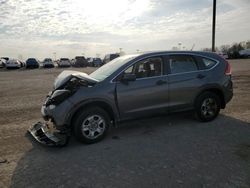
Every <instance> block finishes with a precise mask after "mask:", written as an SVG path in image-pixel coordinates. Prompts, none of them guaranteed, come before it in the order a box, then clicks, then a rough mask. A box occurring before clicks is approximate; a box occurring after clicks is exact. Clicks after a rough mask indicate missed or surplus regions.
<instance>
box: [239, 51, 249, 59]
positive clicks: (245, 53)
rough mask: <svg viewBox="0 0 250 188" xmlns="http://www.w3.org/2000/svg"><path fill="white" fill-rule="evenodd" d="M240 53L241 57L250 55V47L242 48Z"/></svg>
mask: <svg viewBox="0 0 250 188" xmlns="http://www.w3.org/2000/svg"><path fill="white" fill-rule="evenodd" d="M239 54H240V56H241V57H245V58H247V57H250V49H245V50H240V51H239Z"/></svg>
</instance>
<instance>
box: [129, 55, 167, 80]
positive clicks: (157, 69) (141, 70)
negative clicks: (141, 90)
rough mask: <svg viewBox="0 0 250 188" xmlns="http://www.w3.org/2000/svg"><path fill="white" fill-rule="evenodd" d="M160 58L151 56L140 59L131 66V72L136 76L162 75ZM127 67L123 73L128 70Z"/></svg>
mask: <svg viewBox="0 0 250 188" xmlns="http://www.w3.org/2000/svg"><path fill="white" fill-rule="evenodd" d="M162 64H163V61H162V58H160V57H152V58H147V59H144V60H142V61H139V62H137V63H136V64H135V65H134V66H133V73H134V74H135V75H136V78H147V77H155V76H160V75H162ZM129 69H130V68H128V69H127V70H126V71H125V73H127V72H128V71H129Z"/></svg>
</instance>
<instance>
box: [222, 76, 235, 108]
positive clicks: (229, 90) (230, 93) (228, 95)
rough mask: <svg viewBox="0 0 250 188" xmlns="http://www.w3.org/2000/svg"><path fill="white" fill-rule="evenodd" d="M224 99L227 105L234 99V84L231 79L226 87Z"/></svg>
mask: <svg viewBox="0 0 250 188" xmlns="http://www.w3.org/2000/svg"><path fill="white" fill-rule="evenodd" d="M224 88H225V90H224V98H225V104H227V103H228V102H229V101H230V100H231V99H232V98H233V82H232V80H231V79H230V80H229V81H228V82H226V84H225V85H224Z"/></svg>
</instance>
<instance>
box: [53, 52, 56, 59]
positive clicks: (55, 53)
mask: <svg viewBox="0 0 250 188" xmlns="http://www.w3.org/2000/svg"><path fill="white" fill-rule="evenodd" d="M53 54H54V58H55V61H56V52H54V53H53Z"/></svg>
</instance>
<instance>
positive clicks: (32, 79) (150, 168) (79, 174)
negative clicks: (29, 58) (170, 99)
mask: <svg viewBox="0 0 250 188" xmlns="http://www.w3.org/2000/svg"><path fill="white" fill-rule="evenodd" d="M230 63H231V65H232V67H233V81H234V98H233V100H232V101H231V102H230V103H229V105H228V106H227V108H226V109H225V110H222V113H221V115H220V116H219V117H218V118H217V119H216V120H215V121H213V122H209V123H199V122H197V121H195V120H194V119H193V117H192V116H190V114H189V113H187V114H174V115H169V116H166V117H158V118H153V119H149V120H137V121H133V122H129V123H126V124H124V125H123V126H121V127H119V128H116V129H112V130H111V131H110V133H109V135H108V136H107V138H106V139H105V140H103V141H102V142H100V143H98V144H93V145H83V144H80V143H78V142H76V141H75V140H74V139H73V138H72V139H71V141H70V143H69V145H68V146H67V147H65V148H48V147H43V146H41V145H39V144H37V143H35V142H33V141H32V139H30V137H29V136H28V135H27V134H26V130H27V128H28V127H29V126H30V125H31V124H33V123H35V122H37V121H38V120H41V115H40V107H41V105H42V103H43V101H44V98H45V96H46V94H47V93H48V92H49V91H50V90H51V88H52V83H53V80H54V78H55V77H56V76H57V75H58V74H59V73H60V72H61V71H62V69H58V68H56V69H50V70H43V69H40V70H13V71H4V70H0V104H1V105H0V114H1V115H0V187H69V186H71V187H192V188H195V187H225V188H230V187H242V188H247V187H250V72H249V71H250V60H236V61H231V62H230ZM78 70H79V69H78ZM80 70H82V71H84V72H91V71H93V69H91V68H88V69H80ZM5 160H6V161H5Z"/></svg>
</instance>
